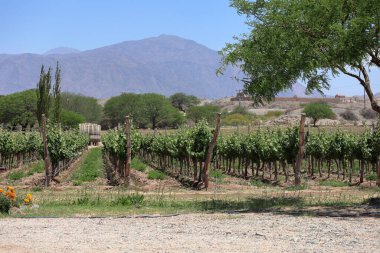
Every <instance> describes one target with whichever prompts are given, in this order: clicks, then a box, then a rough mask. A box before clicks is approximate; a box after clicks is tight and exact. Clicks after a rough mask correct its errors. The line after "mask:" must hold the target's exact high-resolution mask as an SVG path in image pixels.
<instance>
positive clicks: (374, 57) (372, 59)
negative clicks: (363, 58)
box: [368, 52, 380, 68]
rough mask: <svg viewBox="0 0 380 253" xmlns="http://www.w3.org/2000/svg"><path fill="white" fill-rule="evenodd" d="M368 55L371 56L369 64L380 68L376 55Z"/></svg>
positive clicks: (370, 53) (379, 59)
mask: <svg viewBox="0 0 380 253" xmlns="http://www.w3.org/2000/svg"><path fill="white" fill-rule="evenodd" d="M368 54H369V55H370V56H371V62H372V63H373V64H375V65H376V66H378V67H379V68H380V58H379V57H378V56H377V54H374V53H373V52H368Z"/></svg>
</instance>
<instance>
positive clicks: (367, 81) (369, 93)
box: [338, 63, 380, 113]
mask: <svg viewBox="0 0 380 253" xmlns="http://www.w3.org/2000/svg"><path fill="white" fill-rule="evenodd" d="M355 67H356V68H358V69H359V70H360V72H361V73H362V74H363V78H364V80H363V79H362V78H361V77H360V76H358V75H356V74H353V73H351V72H348V71H347V70H346V69H345V68H344V67H341V66H338V69H339V70H340V71H341V72H342V73H343V74H345V75H348V76H351V77H353V78H356V79H357V80H359V82H360V84H361V85H362V86H363V88H364V90H365V92H366V93H367V96H368V99H369V101H370V102H371V107H372V109H373V110H374V111H376V112H377V113H380V106H379V105H378V103H377V102H376V98H375V97H374V95H373V92H372V89H371V82H370V79H369V76H368V73H367V70H366V69H365V67H364V66H363V65H362V64H361V63H359V64H358V65H356V66H355Z"/></svg>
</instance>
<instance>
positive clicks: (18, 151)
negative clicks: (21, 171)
mask: <svg viewBox="0 0 380 253" xmlns="http://www.w3.org/2000/svg"><path fill="white" fill-rule="evenodd" d="M46 132H47V146H48V151H49V157H50V161H51V165H52V175H53V177H54V176H56V175H57V174H58V173H59V171H60V170H62V169H64V168H65V167H67V166H68V165H69V164H70V162H71V161H72V160H73V159H75V158H76V157H78V156H79V155H80V154H81V152H82V151H83V149H84V148H86V147H87V144H88V136H87V135H83V134H81V133H79V132H78V131H61V130H59V128H58V127H56V126H53V125H49V126H48V128H47V131H46ZM40 157H43V143H42V138H41V134H40V133H38V132H10V131H5V130H0V165H2V166H5V167H6V168H12V167H17V166H19V165H20V164H22V163H26V162H28V161H33V160H36V159H38V158H40Z"/></svg>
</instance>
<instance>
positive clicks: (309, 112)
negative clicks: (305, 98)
mask: <svg viewBox="0 0 380 253" xmlns="http://www.w3.org/2000/svg"><path fill="white" fill-rule="evenodd" d="M303 112H304V113H305V114H306V117H309V118H312V119H313V125H314V126H315V125H316V124H317V121H318V120H320V119H335V118H336V115H335V113H334V112H333V111H332V110H331V107H330V106H329V104H327V103H325V102H315V103H310V104H307V105H306V106H305V108H304V109H303Z"/></svg>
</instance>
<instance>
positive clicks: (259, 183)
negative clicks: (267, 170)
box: [249, 179, 269, 187]
mask: <svg viewBox="0 0 380 253" xmlns="http://www.w3.org/2000/svg"><path fill="white" fill-rule="evenodd" d="M249 184H250V185H252V186H256V187H266V186H269V184H267V183H265V182H263V181H262V180H260V179H252V180H251V181H250V182H249Z"/></svg>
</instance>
